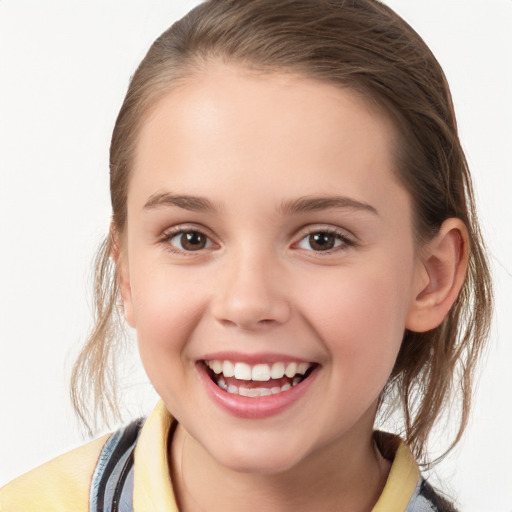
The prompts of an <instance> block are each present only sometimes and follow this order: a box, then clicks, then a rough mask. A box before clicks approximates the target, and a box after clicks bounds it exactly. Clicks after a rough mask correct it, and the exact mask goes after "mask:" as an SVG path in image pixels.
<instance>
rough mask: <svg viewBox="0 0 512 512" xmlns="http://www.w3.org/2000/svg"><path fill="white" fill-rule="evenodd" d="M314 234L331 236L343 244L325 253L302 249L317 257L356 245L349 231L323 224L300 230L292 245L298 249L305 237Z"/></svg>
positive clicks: (355, 240)
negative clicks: (317, 255)
mask: <svg viewBox="0 0 512 512" xmlns="http://www.w3.org/2000/svg"><path fill="white" fill-rule="evenodd" d="M315 233H326V234H329V235H333V236H335V237H337V238H338V239H340V240H342V241H343V243H342V244H340V245H338V246H336V247H334V248H332V249H329V250H325V251H315V250H313V249H303V250H304V251H307V252H311V253H314V254H319V255H322V254H324V255H328V254H332V253H335V252H339V251H343V250H346V249H348V248H350V247H354V246H356V245H358V242H357V239H356V236H355V235H354V234H353V233H351V232H350V231H348V230H347V229H344V228H340V227H338V226H332V225H325V224H323V225H322V224H315V225H310V226H306V227H304V228H302V229H301V230H300V231H299V232H298V234H297V237H296V240H297V241H296V242H294V243H293V244H292V245H293V246H297V247H298V244H299V243H300V242H302V241H303V240H304V239H305V238H306V237H308V236H310V235H312V234H315ZM299 249H302V248H300V247H299Z"/></svg>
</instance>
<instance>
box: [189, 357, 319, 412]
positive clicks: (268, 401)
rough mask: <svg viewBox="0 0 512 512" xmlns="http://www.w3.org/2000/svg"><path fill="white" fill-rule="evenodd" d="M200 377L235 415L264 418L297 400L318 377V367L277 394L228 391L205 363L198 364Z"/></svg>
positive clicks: (216, 401)
mask: <svg viewBox="0 0 512 512" xmlns="http://www.w3.org/2000/svg"><path fill="white" fill-rule="evenodd" d="M197 369H198V373H199V377H200V378H201V380H202V382H203V384H204V385H205V387H206V390H207V392H208V394H209V396H210V397H211V398H212V400H213V401H214V402H215V403H216V404H217V405H218V406H220V407H221V408H222V409H224V410H225V411H227V412H228V413H230V414H231V415H233V416H236V417H238V418H248V419H263V418H269V417H270V416H275V415H277V414H279V413H281V412H282V411H284V410H285V409H287V408H288V407H290V406H291V405H292V404H294V403H295V402H297V401H298V400H299V399H300V398H301V397H302V396H303V395H304V394H305V393H306V392H307V390H308V389H309V387H310V386H311V384H312V383H313V381H314V380H315V378H316V374H317V373H318V368H315V369H314V370H313V371H312V372H311V374H310V375H309V376H308V377H307V378H306V379H304V380H303V381H301V382H299V384H297V385H296V386H293V387H292V388H290V389H288V390H287V391H282V392H281V393H278V394H276V395H269V396H260V397H252V398H251V397H246V396H240V395H235V394H232V393H228V392H227V391H224V390H223V389H221V388H220V387H219V386H217V384H215V382H213V380H212V379H211V378H210V375H209V374H208V372H207V370H206V368H205V366H204V364H203V363H198V364H197Z"/></svg>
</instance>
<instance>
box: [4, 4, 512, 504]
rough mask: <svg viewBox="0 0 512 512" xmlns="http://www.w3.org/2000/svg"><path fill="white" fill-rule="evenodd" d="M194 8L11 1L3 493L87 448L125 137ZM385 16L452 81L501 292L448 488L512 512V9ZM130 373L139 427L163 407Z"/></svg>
mask: <svg viewBox="0 0 512 512" xmlns="http://www.w3.org/2000/svg"><path fill="white" fill-rule="evenodd" d="M196 3H197V2H195V1H192V0H190V1H185V0H178V1H176V0H174V1H172V0H165V1H164V0H109V1H100V0H96V1H89V2H79V1H78V0H60V1H58V0H46V1H44V2H42V1H39V0H31V1H27V0H0V485H1V484H4V483H6V482H7V481H8V480H10V479H11V478H13V477H15V476H17V475H18V474H20V473H22V472H25V471H26V470H28V469H30V468H32V467H34V466H35V465H37V464H40V463H42V462H44V461H46V460H48V459H50V458H52V457H54V456H55V455H57V454H59V453H61V452H63V451H66V450H68V449H70V448H72V447H73V446H76V445H78V444H81V443H82V442H83V437H81V434H80V431H79V429H78V426H77V422H76V421H75V419H74V417H73V414H72V412H71V409H70V405H69V399H68V380H69V374H70V369H71V366H72V362H73V359H74V357H75V356H76V353H77V350H78V347H79V346H80V344H81V342H83V340H84V337H85V334H86V331H87V328H88V326H89V325H90V321H91V314H90V309H89V302H90V294H89V289H90V286H89V284H90V276H91V271H90V269H91V259H92V257H93V255H94V252H95V249H96V247H97V244H98V242H99V241H100V239H101V237H102V236H103V235H104V234H105V233H106V231H107V228H108V223H109V215H110V205H109V198H108V145H109V139H110V134H111V130H112V127H113V123H114V119H115V116H116V114H117V111H118V109H119V107H120V104H121V101H122V98H123V96H124V93H125V91H126V87H127V84H128V79H129V77H130V75H131V74H132V73H133V71H134V69H135V67H136V65H137V63H138V62H139V61H140V59H141V58H142V57H143V55H144V53H145V51H146V50H147V48H148V46H149V45H150V43H151V42H152V41H153V39H154V38H155V37H156V36H157V35H159V34H160V33H161V32H162V31H163V30H164V29H165V28H167V27H168V26H169V25H170V24H171V23H172V21H174V20H175V19H177V18H178V17H180V16H181V15H183V14H184V13H185V12H187V11H188V10H189V9H190V8H191V7H192V6H193V5H195V4H196ZM387 3H388V4H389V5H390V6H391V7H393V8H395V9H396V10H397V11H398V12H399V13H400V14H401V15H402V16H404V17H405V18H406V19H407V20H408V21H409V22H410V23H411V24H412V25H413V27H414V28H415V29H416V30H417V31H418V32H419V33H420V34H421V35H422V36H423V37H424V39H425V40H426V42H427V43H428V44H429V45H430V46H431V48H432V50H433V51H434V53H435V54H436V55H437V57H438V59H439V60H440V62H441V64H442V65H443V67H444V69H445V71H446V74H447V76H448V80H449V82H450V84H451V87H452V92H453V96H454V99H455V107H456V111H457V113H458V119H459V124H460V132H461V137H462V140H463V144H464V147H465V149H466V151H467V156H468V158H469V162H470V166H471V168H472V171H473V174H474V180H475V186H476V190H477V200H478V203H479V207H480V214H481V219H482V224H483V226H484V233H485V235H486V238H487V240H488V244H489V248H490V252H491V255H492V264H493V269H494V275H495V279H496V298H497V321H496V323H495V327H494V330H493V337H492V345H491V347H490V349H489V351H488V356H487V359H486V363H485V365H484V366H483V370H482V372H481V378H480V380H479V388H478V394H477V396H476V400H475V408H474V414H473V420H472V423H471V425H470V427H469V429H468V431H467V434H466V436H465V438H464V441H463V443H461V445H460V447H459V448H458V449H457V450H456V451H455V452H454V453H453V454H452V455H451V456H449V457H448V458H447V459H446V460H445V461H443V463H441V464H440V465H439V466H438V468H437V471H436V476H437V477H438V478H439V479H440V480H441V481H442V482H444V483H443V487H444V488H445V489H446V490H447V491H448V492H449V493H450V494H451V495H452V496H456V497H458V501H459V505H460V506H461V509H462V510H464V511H469V512H471V511H478V512H493V511H497V512H498V511H499V512H511V511H512V494H511V489H512V463H511V460H512V442H511V440H510V438H509V434H510V430H511V428H510V427H511V424H512V399H511V395H512V368H511V367H512V339H511V338H512V323H511V320H510V316H511V315H510V313H511V312H512V299H511V297H512V236H511V224H512V198H511V196H512V194H511V193H512V165H511V164H512V157H511V146H512V137H511V135H512V121H511V120H512V101H511V91H512V65H511V62H512V30H511V29H510V27H511V26H512V1H511V0H488V1H485V2H484V1H482V0H463V1H462V0H428V1H425V0H388V1H387ZM130 364H131V363H130ZM129 369H130V372H131V370H132V369H133V371H134V375H132V376H131V378H130V379H128V380H126V382H127V384H126V387H127V390H128V392H129V396H130V397H132V396H135V397H136V398H134V399H130V400H131V402H130V403H131V409H130V411H131V413H132V414H137V415H138V414H140V413H141V412H144V411H147V410H148V409H149V408H151V407H152V406H153V403H154V400H155V398H154V396H152V395H151V392H150V391H148V389H149V386H148V385H147V384H145V378H144V376H142V375H141V372H140V371H139V370H138V369H137V368H136V367H133V366H129ZM141 396H142V397H144V398H143V399H142V400H141V399H140V397H141Z"/></svg>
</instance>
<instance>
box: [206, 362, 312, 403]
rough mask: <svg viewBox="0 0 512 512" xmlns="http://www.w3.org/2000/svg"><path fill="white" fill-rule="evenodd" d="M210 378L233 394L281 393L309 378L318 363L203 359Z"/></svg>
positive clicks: (267, 394)
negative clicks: (252, 362)
mask: <svg viewBox="0 0 512 512" xmlns="http://www.w3.org/2000/svg"><path fill="white" fill-rule="evenodd" d="M203 364H204V365H205V367H206V369H207V373H208V375H209V376H210V378H211V380H212V381H213V382H215V384H217V386H218V387H219V388H221V389H222V390H224V391H226V392H227V393H230V394H232V395H239V396H244V397H249V398H259V397H263V396H270V395H278V394H280V393H284V392H286V391H288V390H289V389H291V388H293V387H295V386H297V385H298V384H300V383H301V382H302V381H304V380H305V379H307V378H308V377H309V376H310V375H311V373H312V371H313V370H314V369H315V368H316V367H317V366H318V365H317V364H316V363H303V362H301V363H295V362H291V363H282V362H276V363H273V364H264V363H262V364H255V365H249V364H247V363H242V362H232V361H220V360H208V361H203Z"/></svg>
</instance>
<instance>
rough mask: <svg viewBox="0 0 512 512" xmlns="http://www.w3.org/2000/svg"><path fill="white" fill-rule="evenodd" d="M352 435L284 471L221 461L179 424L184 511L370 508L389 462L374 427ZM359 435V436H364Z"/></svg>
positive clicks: (174, 455)
mask: <svg viewBox="0 0 512 512" xmlns="http://www.w3.org/2000/svg"><path fill="white" fill-rule="evenodd" d="M357 434H359V433H356V434H355V435H354V434H352V435H347V436H346V438H345V439H343V440H338V441H337V442H335V443H332V444H330V445H328V446H326V447H324V449H323V450H320V451H318V452H316V453H315V454H314V455H312V456H309V457H307V458H305V459H304V460H303V461H301V463H300V464H298V465H296V466H294V467H293V468H291V469H289V470H287V471H283V472H280V473H265V474H261V473H257V474H256V473H244V472H238V471H234V470H232V469H231V468H228V467H226V466H223V465H221V464H219V463H218V462H217V461H216V460H215V459H214V458H212V457H211V456H210V454H209V453H208V452H206V451H205V450H204V448H203V447H202V446H201V445H200V444H199V443H198V442H197V441H196V440H195V439H194V438H193V437H191V436H190V435H189V434H188V432H186V431H185V429H184V428H182V427H181V426H180V425H178V427H177V429H176V432H175V434H174V438H173V441H172V444H171V449H170V451H171V453H170V455H171V459H170V460H171V474H172V481H173V487H174V492H175V495H176V498H177V501H178V505H179V510H180V511H182V512H203V511H204V512H232V511H233V512H234V511H239V510H244V511H247V512H252V511H260V510H266V511H268V512H274V511H279V512H292V511H293V512H300V511H310V510H336V511H338V512H348V511H350V512H369V511H371V510H372V508H373V505H374V504H375V503H376V501H377V500H378V498H379V496H380V493H381V492H382V489H383V487H384V484H385V482H386V478H387V475H388V473H389V468H390V464H389V462H388V461H386V460H385V459H383V458H382V457H381V456H380V453H379V452H378V450H377V449H376V447H375V445H374V442H373V439H372V437H371V431H370V432H369V433H368V434H367V435H365V436H361V435H357ZM359 438H360V439H359Z"/></svg>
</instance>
